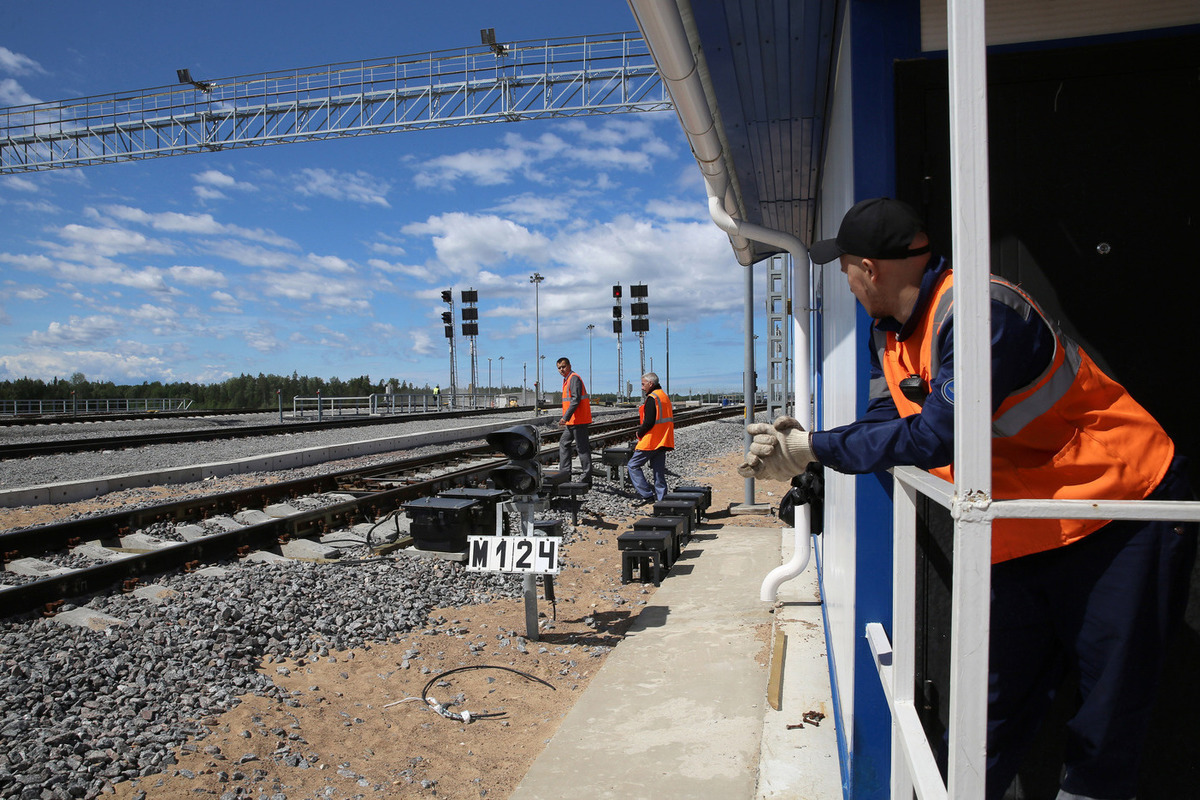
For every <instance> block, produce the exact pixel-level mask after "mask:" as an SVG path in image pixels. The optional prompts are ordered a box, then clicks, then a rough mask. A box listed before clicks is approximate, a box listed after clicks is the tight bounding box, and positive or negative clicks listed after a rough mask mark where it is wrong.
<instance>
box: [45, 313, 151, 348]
mask: <svg viewBox="0 0 1200 800" xmlns="http://www.w3.org/2000/svg"><path fill="white" fill-rule="evenodd" d="M127 331H128V326H127V324H126V323H125V322H124V321H122V320H119V319H117V318H116V317H111V316H108V315H95V316H91V317H75V316H72V317H70V318H69V319H68V320H67V322H66V323H62V322H57V321H56V322H51V323H50V324H49V325H47V326H46V330H45V331H33V332H31V333H30V334H29V335H28V336H27V337H25V343H26V344H28V345H31V346H33V347H70V346H72V345H86V344H91V345H96V344H100V343H102V342H103V341H104V340H105V339H109V338H113V337H116V336H119V335H120V334H122V333H125V332H127Z"/></svg>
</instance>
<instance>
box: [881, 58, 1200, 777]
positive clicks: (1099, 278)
mask: <svg viewBox="0 0 1200 800" xmlns="http://www.w3.org/2000/svg"><path fill="white" fill-rule="evenodd" d="M988 76H989V77H988V83H989V89H988V91H989V107H988V122H989V131H988V133H989V140H990V141H989V148H990V164H989V168H990V182H991V198H990V199H991V214H992V253H993V260H992V265H991V269H992V272H995V273H997V274H1000V275H1003V276H1004V277H1006V278H1008V279H1009V280H1012V281H1014V282H1017V283H1020V284H1021V285H1022V286H1023V287H1024V288H1025V289H1026V290H1027V291H1029V292H1030V294H1032V295H1033V296H1034V297H1035V298H1036V299H1037V300H1038V301H1039V302H1040V303H1041V304H1042V306H1043V307H1044V308H1045V309H1046V310H1047V312H1048V313H1049V314H1051V315H1052V316H1055V317H1057V318H1058V319H1059V320H1060V321H1061V322H1062V323H1063V325H1064V328H1065V329H1066V330H1067V332H1068V333H1070V334H1071V335H1072V336H1073V337H1074V338H1075V339H1076V340H1077V341H1078V342H1079V343H1080V344H1081V345H1083V346H1084V347H1085V348H1086V349H1087V350H1088V351H1089V353H1090V354H1091V355H1092V356H1093V358H1095V359H1096V361H1097V363H1099V364H1100V365H1101V366H1102V367H1103V368H1104V369H1105V370H1106V371H1107V372H1108V373H1109V374H1110V375H1112V376H1113V377H1115V378H1116V379H1117V380H1118V381H1120V382H1121V383H1123V384H1124V385H1125V386H1126V387H1127V388H1128V389H1129V390H1130V392H1131V393H1132V394H1133V396H1134V397H1135V398H1136V399H1137V400H1138V401H1139V402H1140V403H1141V404H1142V405H1143V406H1145V407H1146V408H1147V409H1148V410H1149V411H1150V412H1151V413H1152V414H1153V415H1154V416H1155V417H1156V418H1157V419H1158V420H1159V421H1160V422H1161V423H1162V425H1163V427H1165V428H1166V429H1167V432H1168V433H1169V434H1170V435H1171V437H1172V438H1173V439H1174V441H1175V442H1176V445H1177V448H1178V451H1179V452H1180V453H1182V454H1184V455H1187V456H1189V457H1190V458H1191V459H1192V463H1191V468H1192V477H1193V483H1195V484H1197V485H1200V424H1197V421H1196V416H1195V412H1194V410H1193V409H1194V406H1195V402H1196V401H1195V400H1194V399H1193V398H1191V397H1190V390H1189V389H1188V386H1189V385H1190V384H1191V380H1190V379H1189V378H1187V377H1186V373H1187V370H1189V369H1190V367H1191V366H1192V363H1193V358H1192V356H1191V353H1190V348H1189V347H1188V346H1187V345H1186V344H1185V341H1186V339H1185V338H1184V335H1183V334H1184V333H1185V330H1184V328H1185V325H1184V323H1185V321H1186V320H1187V319H1189V315H1188V311H1189V310H1190V307H1191V305H1193V304H1194V303H1195V302H1196V298H1197V297H1198V296H1200V36H1197V35H1188V36H1174V37H1167V38H1156V39H1151V40H1143V41H1137V42H1116V43H1108V44H1098V45H1090V46H1085V47H1073V48H1069V49H1066V48H1064V49H1054V50H1039V51H1033V52H1014V53H1005V54H999V55H993V56H991V57H989V60H988ZM946 87H947V78H946V62H945V61H944V60H919V61H910V62H903V63H899V64H897V67H896V106H897V125H896V128H897V131H898V133H897V159H896V161H897V165H898V166H897V196H898V197H900V198H901V199H904V200H907V201H909V202H911V203H913V204H914V205H916V206H917V207H918V208H919V209H921V211H922V212H923V214H924V215H925V219H926V221H927V223H928V225H929V229H930V234H931V236H932V238H933V241H934V242H935V243H937V245H938V246H939V249H941V251H942V252H945V253H949V252H950V245H951V241H950V219H951V207H950V188H949V187H950V180H949V178H950V175H949V170H950V162H949V144H948V143H949V117H948V112H947V88H946ZM947 523H948V520H946V519H939V518H938V516H937V511H935V510H932V509H930V510H928V513H927V515H926V520H925V524H926V531H927V533H926V535H925V538H924V540H923V543H924V546H926V547H929V549H928V550H927V551H923V552H922V553H921V554H919V558H921V559H923V561H922V564H923V566H922V570H921V571H922V576H923V579H924V580H925V582H926V589H927V590H928V594H927V596H926V602H925V608H924V609H921V610H919V611H918V626H919V635H920V636H921V641H920V643H919V647H920V651H919V656H920V658H919V662H918V663H919V667H918V668H919V670H920V674H919V675H918V696H923V697H925V699H926V701H927V704H928V705H927V708H926V716H927V720H928V725H927V728H928V730H929V731H930V733H931V736H936V735H939V729H944V727H943V726H945V724H946V718H947V716H946V711H947V709H946V708H945V707H944V706H945V705H946V700H945V698H947V697H948V696H949V692H948V688H947V687H948V683H947V679H948V674H949V646H948V639H947V637H946V635H945V632H946V628H945V626H946V624H947V623H948V620H949V608H948V606H947V607H944V608H943V605H944V604H946V603H948V602H949V594H948V587H947V586H946V585H945V584H946V583H948V574H949V570H948V568H947V566H946V560H947V559H948V558H949V557H950V556H949V553H948V545H949V541H948V539H947V532H946V527H947ZM943 577H944V578H945V579H944V581H943ZM1198 632H1200V575H1197V574H1193V579H1192V602H1191V604H1190V605H1189V608H1188V626H1187V630H1186V631H1184V634H1183V635H1182V636H1181V637H1179V639H1178V640H1177V642H1176V647H1175V651H1174V653H1173V656H1172V659H1171V663H1170V664H1169V665H1168V670H1167V672H1168V674H1167V675H1166V676H1165V680H1164V684H1163V691H1162V695H1161V698H1160V701H1159V703H1158V706H1157V709H1156V719H1155V723H1154V728H1153V733H1152V735H1151V741H1150V742H1149V743H1148V746H1147V751H1146V762H1145V764H1144V767H1143V770H1142V785H1141V787H1140V791H1139V793H1138V797H1139V798H1141V799H1142V800H1153V799H1154V798H1181V797H1196V796H1198V794H1200V792H1198V790H1197V789H1196V787H1197V786H1200V763H1198V762H1197V761H1196V759H1195V757H1194V755H1195V742H1196V741H1197V740H1200V721H1198V720H1200V685H1198V684H1197V682H1196V681H1195V675H1196V674H1198V673H1200V633H1198ZM1060 712H1061V713H1059V714H1058V716H1057V717H1056V719H1055V720H1052V721H1051V722H1050V723H1049V725H1048V727H1047V730H1045V731H1044V732H1043V736H1044V737H1045V742H1044V746H1042V745H1040V746H1039V747H1037V748H1036V752H1037V755H1035V756H1034V757H1032V758H1031V760H1030V763H1029V765H1028V767H1027V769H1026V770H1025V771H1024V772H1023V778H1024V780H1023V781H1022V788H1021V789H1020V790H1019V793H1018V794H1017V795H1014V796H1019V797H1022V798H1040V797H1050V798H1053V797H1054V794H1055V792H1056V791H1057V771H1058V764H1057V762H1056V759H1057V755H1056V752H1057V750H1058V749H1059V748H1058V747H1057V746H1056V741H1059V740H1060V739H1061V734H1056V731H1055V726H1058V727H1059V728H1061V724H1062V720H1063V719H1064V718H1065V715H1066V714H1067V712H1068V710H1067V709H1066V708H1063V709H1060ZM1056 737H1057V738H1056ZM1051 787H1053V788H1051Z"/></svg>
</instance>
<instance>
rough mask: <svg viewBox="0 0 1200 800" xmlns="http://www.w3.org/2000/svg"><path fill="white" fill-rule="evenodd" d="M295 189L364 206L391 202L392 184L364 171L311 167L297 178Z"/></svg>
mask: <svg viewBox="0 0 1200 800" xmlns="http://www.w3.org/2000/svg"><path fill="white" fill-rule="evenodd" d="M294 186H295V190H296V191H297V192H299V193H300V194H302V195H304V196H306V197H314V196H315V197H328V198H330V199H332V200H348V201H350V202H353V203H362V204H363V205H377V206H382V207H384V208H391V206H390V205H388V201H387V193H388V192H389V191H391V188H392V185H391V184H390V183H388V182H387V181H384V180H382V179H380V178H376V177H375V176H373V175H370V174H368V173H366V172H363V171H362V170H359V171H358V172H354V173H348V172H339V171H338V170H328V169H313V168H307V169H302V170H300V172H299V174H298V175H297V176H296V178H295V184H294Z"/></svg>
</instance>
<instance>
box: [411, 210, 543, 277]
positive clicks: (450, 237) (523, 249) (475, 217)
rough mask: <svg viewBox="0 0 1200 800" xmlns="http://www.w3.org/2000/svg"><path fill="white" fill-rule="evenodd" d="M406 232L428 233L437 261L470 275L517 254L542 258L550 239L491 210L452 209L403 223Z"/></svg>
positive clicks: (529, 257)
mask: <svg viewBox="0 0 1200 800" xmlns="http://www.w3.org/2000/svg"><path fill="white" fill-rule="evenodd" d="M402 230H403V231H404V233H406V234H409V235H429V236H431V237H432V242H433V247H434V250H435V252H436V253H437V258H438V261H440V262H441V264H442V265H443V266H445V267H446V268H447V269H449V270H450V271H452V272H454V273H456V274H460V275H468V276H469V275H472V274H474V273H475V272H476V271H477V270H478V268H479V267H481V266H484V265H490V264H496V263H498V262H501V261H504V260H507V259H512V258H519V259H522V260H525V261H531V262H533V263H540V262H542V261H543V260H544V259H545V258H546V255H547V252H546V251H547V248H548V247H549V244H550V241H549V240H548V239H547V238H546V237H545V236H543V235H542V234H540V233H535V232H533V231H530V230H529V229H528V228H525V227H523V226H521V225H518V224H517V223H515V222H513V221H512V220H507V219H504V218H503V217H498V216H495V215H494V214H464V213H461V212H453V213H450V214H443V215H441V216H437V217H430V218H429V219H427V220H425V222H414V223H412V224H410V225H406V226H404V228H403V229H402Z"/></svg>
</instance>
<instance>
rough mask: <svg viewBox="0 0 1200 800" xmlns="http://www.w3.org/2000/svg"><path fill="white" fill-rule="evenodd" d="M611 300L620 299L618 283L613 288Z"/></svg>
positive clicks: (619, 285)
mask: <svg viewBox="0 0 1200 800" xmlns="http://www.w3.org/2000/svg"><path fill="white" fill-rule="evenodd" d="M613 299H615V300H620V299H621V284H619V283H618V284H617V285H616V286H614V287H613Z"/></svg>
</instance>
